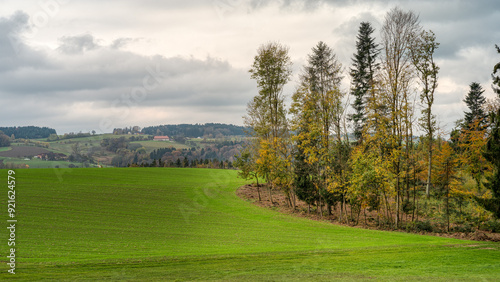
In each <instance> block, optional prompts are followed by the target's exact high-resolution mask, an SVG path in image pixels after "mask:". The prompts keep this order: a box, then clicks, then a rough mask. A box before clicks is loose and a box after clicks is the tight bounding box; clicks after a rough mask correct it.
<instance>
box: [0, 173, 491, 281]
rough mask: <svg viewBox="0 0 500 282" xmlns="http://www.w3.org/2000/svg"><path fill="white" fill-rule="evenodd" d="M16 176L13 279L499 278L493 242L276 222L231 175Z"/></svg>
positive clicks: (286, 219) (294, 221)
mask: <svg viewBox="0 0 500 282" xmlns="http://www.w3.org/2000/svg"><path fill="white" fill-rule="evenodd" d="M0 174H1V175H4V176H5V175H7V171H6V170H0ZM15 177H16V181H17V189H18V190H19V191H20V192H21V191H22V193H19V194H20V195H19V198H18V209H17V210H18V220H19V228H18V231H17V236H18V237H17V244H16V248H17V249H18V257H19V258H18V259H19V264H18V273H17V274H16V276H15V278H17V279H18V280H40V279H54V280H66V281H74V280H79V279H92V280H128V281H136V280H137V281H139V280H142V281H144V280H196V279H201V280H238V281H242V280H243V281H255V280H301V281H303V280H311V281H318V280H325V279H327V280H332V279H342V280H360V279H379V280H389V279H396V280H450V279H451V280H478V279H481V280H485V281H488V280H495V279H497V278H498V277H500V255H499V252H500V244H498V243H481V242H470V241H460V240H455V239H447V238H438V237H432V236H419V235H413V234H406V233H399V232H381V231H374V230H363V229H357V228H348V227H342V226H335V225H331V224H329V223H325V222H316V221H310V220H307V219H301V218H295V217H291V216H287V215H283V214H280V213H277V212H275V211H271V210H266V209H263V208H260V207H256V206H254V205H252V204H251V203H249V202H245V201H243V200H241V199H239V198H238V197H237V196H236V194H235V190H236V189H237V188H238V187H239V186H241V185H243V184H244V182H243V181H242V180H240V179H238V178H236V171H229V170H210V169H173V168H167V169H165V168H128V169H39V170H17V171H16V175H15ZM1 232H2V233H1V235H0V236H3V237H4V238H6V237H7V236H8V234H7V232H8V230H7V229H6V228H2V231H1ZM5 260H6V259H5V258H4V259H2V262H3V263H5V262H6V261H5ZM4 265H5V264H4ZM8 275H9V274H8V273H7V272H6V271H3V272H2V273H1V274H0V279H6V278H7V277H8Z"/></svg>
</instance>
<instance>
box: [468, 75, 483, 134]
mask: <svg viewBox="0 0 500 282" xmlns="http://www.w3.org/2000/svg"><path fill="white" fill-rule="evenodd" d="M483 93H484V90H483V87H481V85H480V84H479V83H477V82H473V83H471V84H470V90H469V93H468V94H467V97H465V99H464V102H465V104H467V107H468V108H469V110H470V112H465V118H464V126H465V128H470V126H471V125H472V124H473V122H474V121H479V123H480V125H484V123H485V118H486V113H485V112H484V109H483V106H484V104H485V103H486V98H485V97H484V96H483Z"/></svg>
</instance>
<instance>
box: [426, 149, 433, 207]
mask: <svg viewBox="0 0 500 282" xmlns="http://www.w3.org/2000/svg"><path fill="white" fill-rule="evenodd" d="M429 146H432V142H431V143H430V144H429ZM431 174H432V149H429V165H428V166H427V186H426V187H425V196H426V197H427V198H429V197H430V187H431Z"/></svg>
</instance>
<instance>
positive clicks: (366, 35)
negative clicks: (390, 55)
mask: <svg viewBox="0 0 500 282" xmlns="http://www.w3.org/2000/svg"><path fill="white" fill-rule="evenodd" d="M374 31H375V30H374V29H373V27H372V26H371V24H370V23H369V22H362V23H361V25H360V27H359V30H358V35H357V37H356V38H357V41H356V53H354V55H353V58H352V68H351V71H350V75H351V78H352V82H351V95H353V96H354V97H355V98H354V102H353V103H352V105H351V106H352V108H353V109H354V114H352V115H351V116H350V117H349V119H350V120H351V121H352V122H353V123H354V136H355V138H356V139H357V140H361V138H362V133H363V127H364V124H365V122H366V109H365V104H366V99H367V98H368V97H367V96H368V95H369V94H372V95H371V96H373V92H374V87H375V81H374V80H375V72H376V70H377V69H378V66H379V64H378V63H377V57H378V55H379V53H380V50H379V49H378V44H377V43H375V38H374V37H373V35H372V34H373V32H374Z"/></svg>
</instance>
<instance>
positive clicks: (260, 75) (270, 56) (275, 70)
mask: <svg viewBox="0 0 500 282" xmlns="http://www.w3.org/2000/svg"><path fill="white" fill-rule="evenodd" d="M291 67H292V62H291V60H290V57H289V56H288V47H287V46H284V45H282V44H280V43H276V42H270V43H267V44H264V45H262V46H261V47H260V48H259V49H258V50H257V55H256V56H255V58H254V62H253V65H252V67H251V68H250V70H249V72H250V74H251V78H252V79H255V81H256V82H257V87H258V88H259V94H258V95H257V96H255V97H254V99H253V105H252V109H249V111H248V115H249V116H250V118H252V117H253V116H252V115H253V114H254V112H255V111H258V115H259V118H258V120H259V122H260V124H258V126H259V127H260V128H258V130H256V132H257V133H258V134H260V135H261V136H260V137H265V138H278V137H280V136H281V135H283V134H284V133H285V132H286V130H287V128H286V110H285V106H284V96H283V87H284V86H285V84H286V83H288V81H290V76H291V73H292V69H291ZM250 125H251V126H255V124H250Z"/></svg>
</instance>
